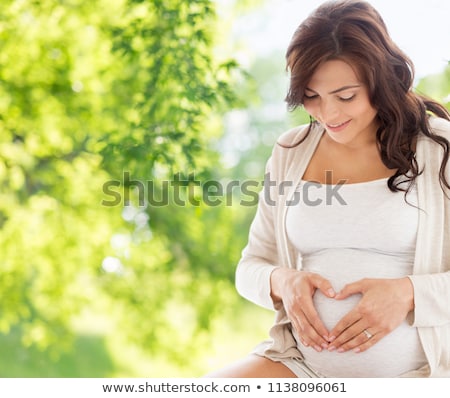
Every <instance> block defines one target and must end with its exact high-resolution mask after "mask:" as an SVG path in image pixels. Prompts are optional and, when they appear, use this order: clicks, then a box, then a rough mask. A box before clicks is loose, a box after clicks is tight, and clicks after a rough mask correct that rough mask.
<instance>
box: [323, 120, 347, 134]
mask: <svg viewBox="0 0 450 398" xmlns="http://www.w3.org/2000/svg"><path fill="white" fill-rule="evenodd" d="M350 122H351V120H347V121H346V122H343V123H338V124H327V129H328V130H330V131H333V132H334V133H337V132H339V131H342V130H344V129H345V128H346V127H347V126H348V125H349V124H350Z"/></svg>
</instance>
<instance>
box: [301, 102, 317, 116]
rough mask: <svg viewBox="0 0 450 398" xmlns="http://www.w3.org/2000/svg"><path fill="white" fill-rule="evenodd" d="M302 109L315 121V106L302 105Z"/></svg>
mask: <svg viewBox="0 0 450 398" xmlns="http://www.w3.org/2000/svg"><path fill="white" fill-rule="evenodd" d="M303 108H304V109H305V111H306V112H308V113H309V114H310V115H311V116H312V117H314V118H315V119H317V106H314V105H312V104H303Z"/></svg>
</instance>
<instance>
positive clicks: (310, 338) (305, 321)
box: [296, 312, 328, 352]
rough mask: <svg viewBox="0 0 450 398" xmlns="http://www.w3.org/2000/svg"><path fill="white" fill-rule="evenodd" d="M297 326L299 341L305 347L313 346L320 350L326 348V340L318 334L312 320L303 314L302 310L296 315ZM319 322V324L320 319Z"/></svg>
mask: <svg viewBox="0 0 450 398" xmlns="http://www.w3.org/2000/svg"><path fill="white" fill-rule="evenodd" d="M296 318H297V320H296V322H297V324H298V325H299V326H298V329H297V330H298V335H299V336H300V337H301V342H302V344H303V345H304V346H306V347H309V346H311V347H313V348H314V349H315V350H316V351H319V352H320V351H322V349H323V348H328V341H327V340H326V339H325V338H324V337H322V336H321V335H319V333H318V332H317V330H316V328H315V326H313V321H311V320H310V318H308V316H306V315H305V313H304V312H301V313H298V314H297V316H296ZM319 323H320V324H321V322H320V320H319ZM325 331H326V329H325ZM326 333H328V332H327V331H326Z"/></svg>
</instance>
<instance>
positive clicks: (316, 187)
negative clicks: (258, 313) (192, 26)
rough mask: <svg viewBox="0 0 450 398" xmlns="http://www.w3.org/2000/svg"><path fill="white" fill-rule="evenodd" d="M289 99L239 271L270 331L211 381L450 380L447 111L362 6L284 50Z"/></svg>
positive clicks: (325, 9) (319, 24)
mask: <svg viewBox="0 0 450 398" xmlns="http://www.w3.org/2000/svg"><path fill="white" fill-rule="evenodd" d="M287 67H288V70H289V72H290V87H289V92H288V95H287V102H288V104H289V106H290V107H291V108H295V107H298V106H303V107H304V109H305V110H306V111H307V112H308V113H309V114H310V115H311V123H310V124H309V125H307V126H300V127H297V128H294V129H292V130H290V131H288V132H286V133H285V134H283V135H282V136H281V137H280V138H279V140H278V142H277V143H276V145H275V147H274V150H273V153H272V156H271V158H270V159H269V161H268V163H267V174H266V179H265V186H264V190H263V191H262V193H261V196H260V201H259V205H258V210H257V213H256V216H255V219H254V221H253V223H252V226H251V229H250V234H249V241H248V244H247V246H246V248H245V249H244V251H243V254H242V258H241V261H240V262H239V264H238V267H237V271H236V286H237V289H238V291H239V292H240V294H241V295H243V296H244V297H245V298H247V299H248V300H251V301H253V302H255V303H256V304H258V305H261V306H263V307H266V308H269V309H273V310H275V311H276V317H275V324H274V325H273V327H272V328H271V330H270V339H269V340H267V341H264V342H262V343H260V344H259V345H257V346H256V348H255V350H254V351H253V352H252V353H251V354H250V355H249V356H248V357H247V358H244V359H243V360H242V361H238V362H237V363H234V364H232V365H230V366H229V367H227V368H225V369H221V370H219V371H216V372H213V373H211V374H209V375H208V376H211V377H401V376H409V377H450V165H449V162H448V160H449V150H450V149H449V139H450V122H449V119H450V115H449V113H448V111H447V110H446V109H445V108H444V107H443V106H442V105H440V104H438V103H436V102H434V101H432V100H430V99H426V98H424V97H422V96H420V95H417V94H416V93H414V92H413V91H412V83H413V66H412V64H411V62H410V60H409V59H408V58H407V57H406V56H405V54H403V52H402V51H401V50H400V49H399V48H398V47H397V46H396V45H395V44H394V43H393V42H392V40H391V39H390V37H389V36H388V33H387V30H386V27H385V24H384V22H383V20H382V19H381V17H380V15H379V14H378V13H377V11H376V10H374V9H373V7H372V6H370V5H369V4H368V3H366V2H363V1H337V2H329V3H324V4H323V5H321V6H320V7H319V8H318V9H317V10H316V11H315V12H314V13H313V14H311V15H310V16H309V17H308V18H307V19H306V20H305V21H304V22H303V23H302V24H301V25H300V26H299V28H298V29H297V31H296V32H295V34H294V36H293V38H292V41H291V43H290V45H289V48H288V50H287Z"/></svg>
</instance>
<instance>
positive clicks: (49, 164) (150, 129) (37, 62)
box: [0, 0, 242, 376]
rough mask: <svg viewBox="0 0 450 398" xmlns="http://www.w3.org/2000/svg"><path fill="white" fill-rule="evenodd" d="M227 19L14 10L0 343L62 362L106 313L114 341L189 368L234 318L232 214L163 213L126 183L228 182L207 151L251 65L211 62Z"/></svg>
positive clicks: (206, 4) (4, 150)
mask: <svg viewBox="0 0 450 398" xmlns="http://www.w3.org/2000/svg"><path fill="white" fill-rule="evenodd" d="M216 22H217V20H216V14H215V8H214V4H213V3H212V2H211V1H209V0H195V1H189V2H186V1H182V0H165V1H139V0H128V1H125V0H108V1H106V0H96V1H89V2H87V1H83V0H70V1H64V2H62V1H57V0H40V1H33V0H28V1H13V0H7V1H4V2H3V3H2V13H1V15H0V42H1V51H0V137H1V140H0V228H1V229H0V264H1V268H0V291H1V293H2V299H1V300H0V314H1V315H0V331H1V332H3V333H6V334H8V333H13V334H14V336H16V337H15V338H14V339H13V341H16V342H17V341H20V343H21V344H22V345H23V346H25V347H35V348H36V349H39V350H41V351H45V352H49V353H50V354H49V355H50V356H52V357H53V358H55V360H56V358H58V357H60V356H61V355H62V353H63V352H64V350H71V349H73V344H74V341H75V340H74V333H73V322H74V319H76V316H82V315H83V314H84V313H85V312H86V311H88V312H89V311H91V312H92V313H94V314H95V312H96V311H103V312H106V313H107V314H108V316H109V317H110V318H112V319H114V322H115V323H114V326H113V329H115V330H112V332H113V333H118V334H121V335H123V336H125V337H126V338H127V339H128V340H129V341H132V342H134V343H135V344H136V345H138V346H139V347H141V349H142V350H144V351H146V352H148V353H149V354H151V355H162V356H164V357H166V358H167V359H168V360H170V361H173V362H175V363H176V362H179V363H180V364H182V365H183V366H186V367H188V366H189V364H190V363H192V362H193V361H195V358H196V353H197V351H198V349H199V348H200V347H202V349H203V345H204V344H205V343H207V341H208V339H206V340H205V337H204V336H205V335H206V332H207V331H208V330H209V328H210V323H211V321H212V320H213V319H214V317H215V316H217V314H224V313H225V312H226V310H224V309H223V307H224V306H227V305H229V306H230V308H231V307H232V306H233V305H235V303H236V301H237V300H236V298H235V294H234V288H233V274H234V264H235V262H236V261H237V259H238V256H239V251H240V250H241V249H242V247H241V245H242V234H240V233H236V223H235V221H236V219H237V218H238V216H237V215H236V211H235V209H233V208H230V207H226V206H218V207H208V206H206V205H204V203H200V204H199V205H198V206H197V205H190V204H188V205H187V206H184V207H181V206H177V205H176V204H173V203H170V204H169V205H167V206H164V207H154V206H153V207H152V206H150V205H149V204H148V202H147V201H145V203H139V202H138V201H137V198H138V195H137V193H135V189H133V187H129V186H124V185H125V184H126V182H124V179H123V176H124V172H125V171H126V172H127V173H129V175H130V176H131V177H132V180H131V182H130V181H129V183H130V185H132V182H133V181H144V182H145V181H147V180H151V181H153V182H154V183H155V186H156V187H158V186H161V185H160V184H159V182H161V181H163V180H170V179H172V178H173V174H174V173H179V172H181V173H182V175H183V176H188V175H190V174H191V173H193V172H195V178H197V179H200V180H201V181H203V180H206V179H212V178H213V177H214V176H215V175H216V174H217V173H216V172H215V170H216V169H218V167H219V156H218V153H217V151H214V150H212V149H210V147H211V145H210V141H211V140H213V139H214V138H215V137H216V138H217V137H219V136H220V134H221V126H220V115H221V113H223V112H224V111H225V110H226V109H228V107H230V106H231V105H232V104H233V103H235V102H234V101H235V99H236V97H235V95H234V93H233V90H232V86H231V84H230V82H231V75H232V74H233V73H238V68H237V65H236V63H235V62H234V61H233V60H230V59H220V58H219V57H218V56H214V55H213V48H214V40H215V31H214V28H215V25H216ZM110 181H118V182H119V188H118V191H117V193H118V194H120V195H121V196H120V201H119V203H116V204H115V205H114V206H112V205H110V206H108V205H104V204H105V200H106V199H110V197H108V196H106V194H107V193H108V192H109V191H105V183H108V182H110ZM186 189H187V188H185V191H186ZM125 193H127V194H129V197H130V200H129V202H128V203H125V202H124V194H125ZM145 194H148V192H146V193H145ZM184 195H185V196H186V197H189V195H190V191H188V192H187V193H186V192H184ZM102 203H103V204H102ZM107 203H109V202H107ZM238 223H239V221H238ZM99 303H102V304H101V305H99ZM198 339H202V343H201V344H199V343H198ZM35 348H33V349H35ZM24 374H26V372H24ZM36 376H39V374H36Z"/></svg>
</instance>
